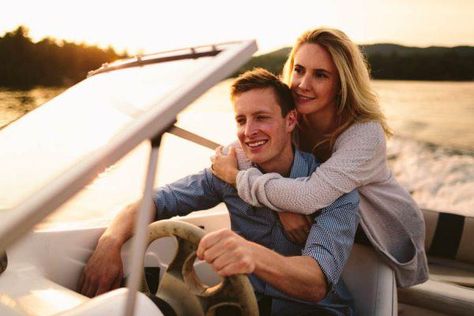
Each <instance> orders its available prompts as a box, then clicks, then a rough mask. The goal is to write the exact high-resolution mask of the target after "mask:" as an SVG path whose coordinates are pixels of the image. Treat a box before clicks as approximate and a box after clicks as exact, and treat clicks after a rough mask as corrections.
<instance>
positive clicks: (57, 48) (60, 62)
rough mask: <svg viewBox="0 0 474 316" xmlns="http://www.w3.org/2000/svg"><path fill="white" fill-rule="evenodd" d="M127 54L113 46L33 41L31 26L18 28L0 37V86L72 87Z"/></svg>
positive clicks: (48, 40) (45, 40) (19, 87)
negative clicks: (88, 74) (29, 27)
mask: <svg viewBox="0 0 474 316" xmlns="http://www.w3.org/2000/svg"><path fill="white" fill-rule="evenodd" d="M123 57H126V56H124V55H120V54H118V53H116V52H115V51H114V49H112V48H110V47H109V48H107V49H101V48H98V47H95V46H89V45H85V44H75V43H71V42H67V41H58V40H55V39H52V38H45V39H43V40H41V41H39V42H37V43H34V42H33V41H32V40H31V38H30V37H29V36H28V29H27V28H26V27H24V26H20V27H18V28H17V29H16V30H14V31H12V32H8V33H6V34H5V35H4V36H3V37H0V86H2V87H8V88H15V89H29V88H31V87H34V86H64V85H66V86H69V85H72V84H74V83H76V82H79V81H81V80H82V79H84V78H85V77H86V76H87V72H88V71H90V70H93V69H96V68H98V67H100V66H101V65H102V64H103V63H105V62H111V61H113V60H116V59H119V58H123Z"/></svg>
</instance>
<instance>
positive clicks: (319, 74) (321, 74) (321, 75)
mask: <svg viewBox="0 0 474 316" xmlns="http://www.w3.org/2000/svg"><path fill="white" fill-rule="evenodd" d="M315 77H316V78H327V77H328V76H327V75H326V74H325V73H324V72H319V71H318V72H316V74H315Z"/></svg>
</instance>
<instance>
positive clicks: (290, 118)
mask: <svg viewBox="0 0 474 316" xmlns="http://www.w3.org/2000/svg"><path fill="white" fill-rule="evenodd" d="M297 121H298V116H297V114H296V110H291V111H290V112H288V114H287V115H286V127H287V128H288V131H289V132H292V131H293V130H294V129H295V127H296V123H297Z"/></svg>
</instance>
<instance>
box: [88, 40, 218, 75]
mask: <svg viewBox="0 0 474 316" xmlns="http://www.w3.org/2000/svg"><path fill="white" fill-rule="evenodd" d="M190 51H191V52H190V53H183V54H178V55H170V56H165V57H154V58H150V57H149V56H151V55H149V56H148V57H145V56H140V55H138V56H136V57H135V58H133V59H132V60H130V61H128V62H123V63H118V64H116V65H114V64H108V63H105V64H103V65H102V66H101V67H100V68H98V69H96V70H92V71H89V73H88V74H87V77H91V76H94V75H97V74H101V73H104V72H110V71H115V70H120V69H125V68H132V67H141V66H145V65H151V64H158V63H164V62H169V61H175V60H183V59H197V58H201V57H212V56H216V55H217V54H219V53H220V52H221V51H222V50H219V49H217V48H216V47H215V46H212V48H211V50H208V51H203V52H196V50H195V49H194V48H191V49H190Z"/></svg>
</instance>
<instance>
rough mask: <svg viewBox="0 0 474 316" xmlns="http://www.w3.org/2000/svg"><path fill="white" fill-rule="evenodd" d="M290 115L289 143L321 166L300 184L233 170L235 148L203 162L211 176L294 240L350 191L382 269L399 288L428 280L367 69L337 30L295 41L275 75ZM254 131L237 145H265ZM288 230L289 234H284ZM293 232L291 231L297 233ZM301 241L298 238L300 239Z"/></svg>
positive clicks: (412, 208)
mask: <svg viewBox="0 0 474 316" xmlns="http://www.w3.org/2000/svg"><path fill="white" fill-rule="evenodd" d="M283 80H284V81H285V82H286V83H287V84H288V85H289V86H290V87H291V90H292V93H293V97H294V100H295V103H296V108H297V111H298V115H299V119H298V130H297V133H296V135H295V138H296V139H295V140H296V145H297V146H298V147H299V149H302V150H303V151H308V152H313V154H314V155H315V156H316V157H317V158H318V159H319V160H320V161H321V162H323V163H322V164H321V166H320V167H319V168H318V169H317V170H316V171H315V172H314V173H313V174H312V175H311V176H310V177H307V178H300V179H288V178H283V177H282V176H280V175H278V174H275V173H270V174H262V172H260V171H259V170H258V169H257V168H248V169H245V170H240V171H239V170H238V169H237V165H238V164H237V158H236V154H235V149H231V151H230V152H229V154H228V155H225V154H223V153H222V149H221V148H219V149H218V150H216V155H215V156H213V157H212V158H211V160H212V163H213V164H212V169H213V172H214V174H215V175H216V176H218V177H219V178H221V179H223V180H224V181H226V182H228V183H230V184H233V185H235V186H236V187H237V189H238V192H239V196H240V197H241V198H242V199H243V200H245V201H246V202H248V203H250V204H252V205H254V206H263V205H264V206H267V207H269V208H271V209H273V210H275V211H276V212H278V214H279V216H280V219H281V222H282V224H283V225H284V226H285V228H287V231H289V232H291V231H293V235H294V237H295V239H297V237H301V232H304V229H297V230H295V227H304V225H299V224H298V223H300V224H304V221H305V217H304V216H301V215H299V217H296V216H295V215H294V214H293V215H289V214H288V213H285V212H282V211H289V212H294V213H299V214H311V213H314V212H316V211H317V210H319V209H321V208H324V207H326V206H328V205H330V204H331V203H333V202H334V201H335V200H336V199H337V198H338V197H340V196H341V195H343V194H345V193H347V192H350V191H352V190H354V189H358V191H359V194H360V198H361V201H360V216H361V222H360V226H361V228H362V230H363V232H361V233H362V234H363V235H365V236H364V238H365V237H366V239H368V241H369V242H370V243H371V244H372V245H373V246H374V248H375V249H376V251H378V253H380V254H381V255H382V256H383V257H384V258H385V259H386V260H387V262H388V263H389V264H390V266H391V267H392V268H393V270H394V271H395V274H396V278H397V283H398V286H400V287H406V286H411V285H414V284H418V283H421V282H424V281H425V280H426V279H427V277H428V268H427V261H426V254H425V250H424V237H425V225H424V220H423V216H422V213H421V211H420V210H419V208H418V207H417V205H416V203H415V201H414V200H413V199H412V198H411V197H410V195H409V194H408V192H407V191H406V190H404V189H403V188H402V187H401V186H400V185H399V184H398V183H397V181H396V179H395V178H394V176H393V175H392V173H391V171H390V169H389V167H388V165H387V155H386V143H385V137H386V136H390V135H391V132H390V129H389V127H388V125H387V123H386V121H385V117H384V115H383V113H382V112H381V110H380V107H379V104H378V101H377V98H376V96H375V94H374V92H373V91H372V88H371V84H370V76H369V72H368V69H367V64H366V62H365V60H364V58H363V56H362V54H361V52H360V50H359V48H358V47H357V45H355V44H354V43H353V42H352V41H351V40H350V39H349V38H348V37H347V36H346V35H345V34H344V33H343V32H341V31H339V30H335V29H328V28H317V29H313V30H310V31H307V32H305V33H303V34H302V35H301V36H300V37H299V38H298V39H297V41H296V44H295V45H294V47H293V49H292V51H291V53H290V55H289V57H288V60H287V62H286V64H285V68H284V71H283ZM265 140H266V138H265V135H264V133H263V132H261V131H260V132H259V131H257V132H255V135H253V136H251V137H249V139H248V140H247V142H245V143H244V146H249V147H248V148H247V149H248V150H251V151H259V150H262V149H263V148H264V146H267V142H266V141H265ZM292 229H293V230H292ZM296 231H299V235H298V233H297V232H296ZM303 236H304V234H303Z"/></svg>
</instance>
